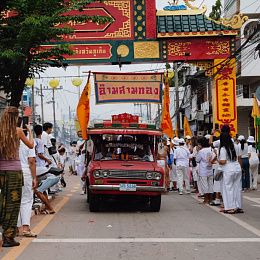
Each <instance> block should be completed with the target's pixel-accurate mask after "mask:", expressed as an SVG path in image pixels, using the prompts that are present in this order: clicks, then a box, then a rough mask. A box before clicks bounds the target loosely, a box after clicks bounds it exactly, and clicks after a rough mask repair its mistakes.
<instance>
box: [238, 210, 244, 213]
mask: <svg viewBox="0 0 260 260" xmlns="http://www.w3.org/2000/svg"><path fill="white" fill-rule="evenodd" d="M236 213H245V212H244V210H243V209H236Z"/></svg>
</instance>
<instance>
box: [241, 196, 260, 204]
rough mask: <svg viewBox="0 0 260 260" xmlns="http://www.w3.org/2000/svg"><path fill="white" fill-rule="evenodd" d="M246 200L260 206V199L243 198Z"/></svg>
mask: <svg viewBox="0 0 260 260" xmlns="http://www.w3.org/2000/svg"><path fill="white" fill-rule="evenodd" d="M243 198H244V199H246V200H249V201H252V202H254V203H257V204H260V198H252V197H248V196H243Z"/></svg>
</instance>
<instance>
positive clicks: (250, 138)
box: [247, 135, 255, 143]
mask: <svg viewBox="0 0 260 260" xmlns="http://www.w3.org/2000/svg"><path fill="white" fill-rule="evenodd" d="M247 142H248V143H255V138H254V137H253V136H252V135H250V136H248V139H247Z"/></svg>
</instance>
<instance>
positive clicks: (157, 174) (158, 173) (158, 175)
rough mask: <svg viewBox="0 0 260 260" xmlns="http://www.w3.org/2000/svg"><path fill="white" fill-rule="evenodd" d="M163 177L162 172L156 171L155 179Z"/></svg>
mask: <svg viewBox="0 0 260 260" xmlns="http://www.w3.org/2000/svg"><path fill="white" fill-rule="evenodd" d="M161 178H162V174H161V173H160V172H155V173H154V179H155V180H158V181H159V180H160V179H161Z"/></svg>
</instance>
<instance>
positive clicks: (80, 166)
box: [76, 151, 86, 195]
mask: <svg viewBox="0 0 260 260" xmlns="http://www.w3.org/2000/svg"><path fill="white" fill-rule="evenodd" d="M85 155H86V154H85V151H82V152H80V154H79V155H78V157H77V159H76V171H77V175H78V176H79V177H80V185H81V193H80V194H81V195H84V193H85V192H84V191H85V182H84V181H82V179H81V178H82V176H84V173H85V169H86V168H85Z"/></svg>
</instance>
